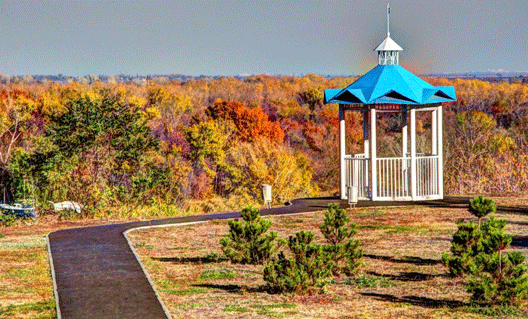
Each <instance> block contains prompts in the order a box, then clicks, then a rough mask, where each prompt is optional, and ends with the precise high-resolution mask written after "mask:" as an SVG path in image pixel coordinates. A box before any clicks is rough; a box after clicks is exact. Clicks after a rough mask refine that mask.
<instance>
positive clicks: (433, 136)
mask: <svg viewBox="0 0 528 319" xmlns="http://www.w3.org/2000/svg"><path fill="white" fill-rule="evenodd" d="M437 113H438V110H434V111H433V112H432V114H431V153H432V155H437V154H438V148H437V145H438V135H437V130H438V128H437V126H436V123H437V117H438V114H437Z"/></svg>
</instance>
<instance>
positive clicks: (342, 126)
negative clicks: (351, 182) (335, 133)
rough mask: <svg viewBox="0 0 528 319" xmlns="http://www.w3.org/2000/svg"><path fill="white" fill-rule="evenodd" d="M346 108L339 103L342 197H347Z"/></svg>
mask: <svg viewBox="0 0 528 319" xmlns="http://www.w3.org/2000/svg"><path fill="white" fill-rule="evenodd" d="M345 145H346V144H345V110H344V107H343V105H341V104H339V172H340V184H339V185H340V193H341V199H346V198H347V197H346V163H345V156H346V148H345Z"/></svg>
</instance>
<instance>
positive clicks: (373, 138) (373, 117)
mask: <svg viewBox="0 0 528 319" xmlns="http://www.w3.org/2000/svg"><path fill="white" fill-rule="evenodd" d="M370 143H371V145H370V167H371V170H372V171H371V174H370V175H371V178H372V181H371V183H370V185H371V187H372V191H371V199H372V200H376V199H377V197H378V194H377V192H378V190H377V187H378V180H377V176H376V175H377V171H376V158H377V156H376V109H375V108H374V107H372V108H371V109H370Z"/></svg>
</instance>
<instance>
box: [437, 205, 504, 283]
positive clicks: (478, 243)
mask: <svg viewBox="0 0 528 319" xmlns="http://www.w3.org/2000/svg"><path fill="white" fill-rule="evenodd" d="M496 209H497V208H496V206H495V203H494V202H493V200H491V199H488V198H484V197H482V195H480V196H478V197H475V198H474V199H473V200H472V201H471V202H470V205H469V208H468V211H469V212H471V213H472V214H473V215H475V217H477V218H478V223H475V222H474V221H469V222H467V223H464V222H463V221H462V220H458V221H457V231H456V233H455V234H454V235H453V239H452V240H451V248H450V250H451V256H450V255H449V254H447V253H445V252H444V253H442V262H443V263H444V265H445V266H447V267H448V268H449V272H450V273H451V274H452V275H454V276H464V275H470V274H476V273H477V272H478V270H479V267H478V265H477V264H476V260H475V258H476V257H477V256H478V255H479V254H481V253H482V252H483V250H484V246H483V242H484V241H486V240H487V238H488V237H489V234H490V233H493V232H495V231H500V232H502V231H503V230H504V227H505V226H506V221H501V220H497V219H495V218H493V216H492V217H491V218H490V219H489V220H488V221H487V222H485V223H483V224H481V218H482V217H484V216H486V215H487V214H489V213H493V212H495V211H496Z"/></svg>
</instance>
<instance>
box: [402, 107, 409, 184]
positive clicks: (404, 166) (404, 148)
mask: <svg viewBox="0 0 528 319" xmlns="http://www.w3.org/2000/svg"><path fill="white" fill-rule="evenodd" d="M402 122H403V125H402V158H403V161H402V185H401V187H402V190H403V194H408V192H409V180H408V178H407V174H408V173H407V172H408V169H409V166H407V164H408V163H407V152H408V151H409V143H408V138H409V131H408V128H409V123H408V121H407V110H405V111H403V112H402Z"/></svg>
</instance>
